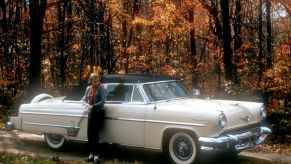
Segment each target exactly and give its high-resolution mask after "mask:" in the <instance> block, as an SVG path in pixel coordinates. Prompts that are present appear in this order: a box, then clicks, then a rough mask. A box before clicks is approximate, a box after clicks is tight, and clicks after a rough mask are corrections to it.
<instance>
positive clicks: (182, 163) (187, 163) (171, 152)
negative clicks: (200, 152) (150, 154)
mask: <svg viewBox="0 0 291 164" xmlns="http://www.w3.org/2000/svg"><path fill="white" fill-rule="evenodd" d="M179 137H186V138H187V139H188V140H189V141H190V143H191V144H192V152H193V153H192V155H191V157H190V158H189V159H188V160H185V161H183V160H180V159H179V158H178V157H177V156H176V155H175V153H174V150H173V146H174V142H175V140H176V139H178V138H179ZM168 144H169V145H168V149H169V155H170V157H171V159H172V160H173V162H175V163H178V164H190V163H193V162H194V160H195V158H196V154H197V151H196V143H195V141H194V139H193V138H192V137H191V136H190V135H189V134H188V133H185V132H178V133H175V134H174V135H172V136H171V139H170V141H169V143H168Z"/></svg>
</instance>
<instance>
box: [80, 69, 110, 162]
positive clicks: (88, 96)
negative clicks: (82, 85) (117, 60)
mask: <svg viewBox="0 0 291 164" xmlns="http://www.w3.org/2000/svg"><path fill="white" fill-rule="evenodd" d="M89 82H90V84H91V85H90V86H88V87H87V89H86V91H85V95H84V97H83V98H82V101H83V102H85V103H88V104H89V107H88V126H87V137H88V144H89V152H90V155H89V157H88V162H93V161H94V162H96V163H97V162H98V161H99V153H100V150H99V145H98V144H99V131H100V128H101V126H102V123H103V120H104V113H105V112H104V104H105V101H106V99H105V88H104V86H103V85H102V84H101V82H100V77H99V75H98V74H96V73H92V74H91V75H90V77H89Z"/></svg>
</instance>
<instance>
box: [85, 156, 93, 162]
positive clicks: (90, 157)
mask: <svg viewBox="0 0 291 164" xmlns="http://www.w3.org/2000/svg"><path fill="white" fill-rule="evenodd" d="M93 161H94V155H93V154H90V155H89V157H88V159H87V162H93Z"/></svg>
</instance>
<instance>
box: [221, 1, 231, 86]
mask: <svg viewBox="0 0 291 164" xmlns="http://www.w3.org/2000/svg"><path fill="white" fill-rule="evenodd" d="M220 7H221V15H222V24H223V41H224V42H223V52H224V55H223V63H224V69H225V80H231V81H233V63H232V48H231V28H230V23H229V20H230V18H229V17H230V16H229V0H221V1H220Z"/></svg>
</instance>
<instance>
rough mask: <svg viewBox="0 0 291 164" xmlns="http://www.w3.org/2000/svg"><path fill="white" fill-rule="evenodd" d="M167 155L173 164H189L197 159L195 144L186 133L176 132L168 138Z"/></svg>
mask: <svg viewBox="0 0 291 164" xmlns="http://www.w3.org/2000/svg"><path fill="white" fill-rule="evenodd" d="M167 153H168V155H169V157H170V158H171V159H170V160H171V161H172V162H174V163H178V164H190V163H193V162H194V161H195V159H196V157H197V154H198V152H197V144H196V143H195V140H194V139H193V137H191V136H190V135H189V134H188V133H185V132H177V133H174V134H173V135H172V136H170V139H169V141H168V143H167Z"/></svg>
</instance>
